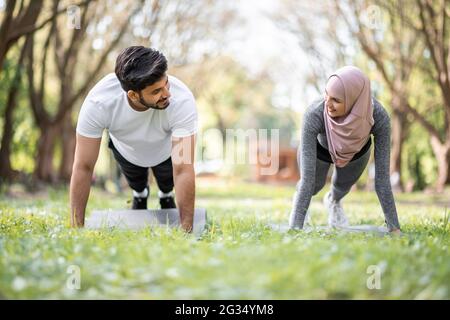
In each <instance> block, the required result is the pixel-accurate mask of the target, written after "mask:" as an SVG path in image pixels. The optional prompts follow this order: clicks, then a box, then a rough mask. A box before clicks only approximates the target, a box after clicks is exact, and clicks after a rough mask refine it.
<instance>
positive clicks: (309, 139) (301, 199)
mask: <svg viewBox="0 0 450 320" xmlns="http://www.w3.org/2000/svg"><path fill="white" fill-rule="evenodd" d="M315 109H316V108H308V111H307V112H306V113H305V116H304V118H303V124H302V136H301V142H300V146H299V148H298V153H297V159H300V161H299V167H300V181H299V182H298V183H297V190H296V192H295V195H294V199H293V204H292V206H293V207H292V210H291V216H290V218H289V227H290V228H291V229H302V228H303V224H304V221H305V216H306V211H307V210H308V207H309V204H310V202H311V198H312V195H313V192H314V183H315V180H316V179H315V175H316V158H317V134H318V130H319V128H320V113H317V112H316V110H315Z"/></svg>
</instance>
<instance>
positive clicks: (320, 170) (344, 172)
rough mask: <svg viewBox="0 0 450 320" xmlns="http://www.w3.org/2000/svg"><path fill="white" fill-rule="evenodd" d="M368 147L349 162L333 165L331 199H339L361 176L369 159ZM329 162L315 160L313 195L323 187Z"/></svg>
mask: <svg viewBox="0 0 450 320" xmlns="http://www.w3.org/2000/svg"><path fill="white" fill-rule="evenodd" d="M370 150H371V149H370V148H369V150H367V152H366V153H365V154H364V155H362V156H361V157H360V158H358V159H356V160H354V161H351V162H349V163H348V164H347V165H346V166H345V167H343V168H338V167H336V166H335V168H334V172H333V177H332V179H331V196H332V199H333V200H337V201H339V200H341V199H342V198H343V197H344V196H345V195H346V194H347V193H348V192H349V191H350V189H351V187H352V186H353V185H354V184H355V183H356V182H357V181H358V179H359V178H360V177H361V175H362V173H363V172H364V169H365V168H366V166H367V163H368V162H369V159H370ZM330 166H331V163H329V162H325V161H322V160H320V159H317V160H316V181H315V184H314V186H315V188H314V193H313V195H315V194H317V193H318V192H319V191H320V190H322V189H323V187H324V186H325V183H326V179H327V174H328V170H329V169H330Z"/></svg>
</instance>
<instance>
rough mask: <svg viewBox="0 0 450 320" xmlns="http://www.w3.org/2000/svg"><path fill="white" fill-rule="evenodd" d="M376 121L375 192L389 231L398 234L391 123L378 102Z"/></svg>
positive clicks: (375, 108) (375, 110)
mask: <svg viewBox="0 0 450 320" xmlns="http://www.w3.org/2000/svg"><path fill="white" fill-rule="evenodd" d="M374 121H375V124H374V127H373V129H372V132H373V135H374V141H375V190H376V192H377V196H378V200H379V201H380V204H381V207H382V209H383V213H384V216H385V221H386V224H387V227H388V229H389V231H391V232H398V231H399V230H400V223H399V222H398V216H397V209H396V207H395V201H394V195H393V194H392V188H391V182H390V173H389V171H390V170H389V169H390V153H391V121H390V118H389V115H388V114H387V112H386V110H384V108H383V107H382V106H381V105H380V104H378V103H377V102H376V103H375V104H374Z"/></svg>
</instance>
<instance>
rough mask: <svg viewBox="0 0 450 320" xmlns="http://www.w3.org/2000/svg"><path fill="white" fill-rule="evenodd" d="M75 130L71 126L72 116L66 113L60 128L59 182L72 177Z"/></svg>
mask: <svg viewBox="0 0 450 320" xmlns="http://www.w3.org/2000/svg"><path fill="white" fill-rule="evenodd" d="M75 140H76V139H75V128H74V127H73V125H72V114H71V112H67V114H66V116H65V117H64V120H63V125H62V127H61V142H62V158H61V163H60V165H59V180H62V181H66V182H67V181H69V180H70V177H71V176H72V167H73V160H74V156H75Z"/></svg>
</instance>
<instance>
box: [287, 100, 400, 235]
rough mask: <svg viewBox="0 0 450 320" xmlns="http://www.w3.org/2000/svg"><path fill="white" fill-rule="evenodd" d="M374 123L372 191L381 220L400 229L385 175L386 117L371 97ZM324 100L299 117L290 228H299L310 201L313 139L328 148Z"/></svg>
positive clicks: (388, 132)
mask: <svg viewBox="0 0 450 320" xmlns="http://www.w3.org/2000/svg"><path fill="white" fill-rule="evenodd" d="M373 102H374V109H373V118H374V125H373V127H372V130H371V132H370V133H371V134H372V135H373V136H374V144H375V190H376V193H377V196H378V199H379V201H380V203H381V207H382V209H383V213H384V216H385V221H386V224H387V227H388V229H389V230H392V229H397V228H400V224H399V222H398V216H397V210H396V207H395V202H394V196H393V194H392V188H391V183H390V176H389V166H390V151H391V144H390V143H391V138H390V137H391V124H390V118H389V115H388V113H387V112H386V110H385V109H384V108H383V106H382V105H381V104H380V103H379V102H378V101H377V100H376V99H373ZM323 108H324V101H323V99H322V100H318V101H315V102H314V103H312V104H311V106H309V107H308V108H307V110H306V112H305V115H304V117H303V125H302V137H301V142H300V146H299V148H298V155H297V156H298V159H300V163H299V165H300V174H301V179H300V181H299V183H298V184H297V192H296V196H295V198H294V203H293V209H292V210H293V212H292V214H291V217H290V219H291V220H290V227H291V228H303V223H304V219H305V215H306V211H307V210H308V207H309V205H310V202H311V198H312V195H313V192H314V188H315V185H314V184H315V171H316V160H317V140H318V141H319V143H320V144H321V145H322V146H323V147H324V148H326V149H327V150H328V142H327V136H326V133H325V122H324V118H323Z"/></svg>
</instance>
